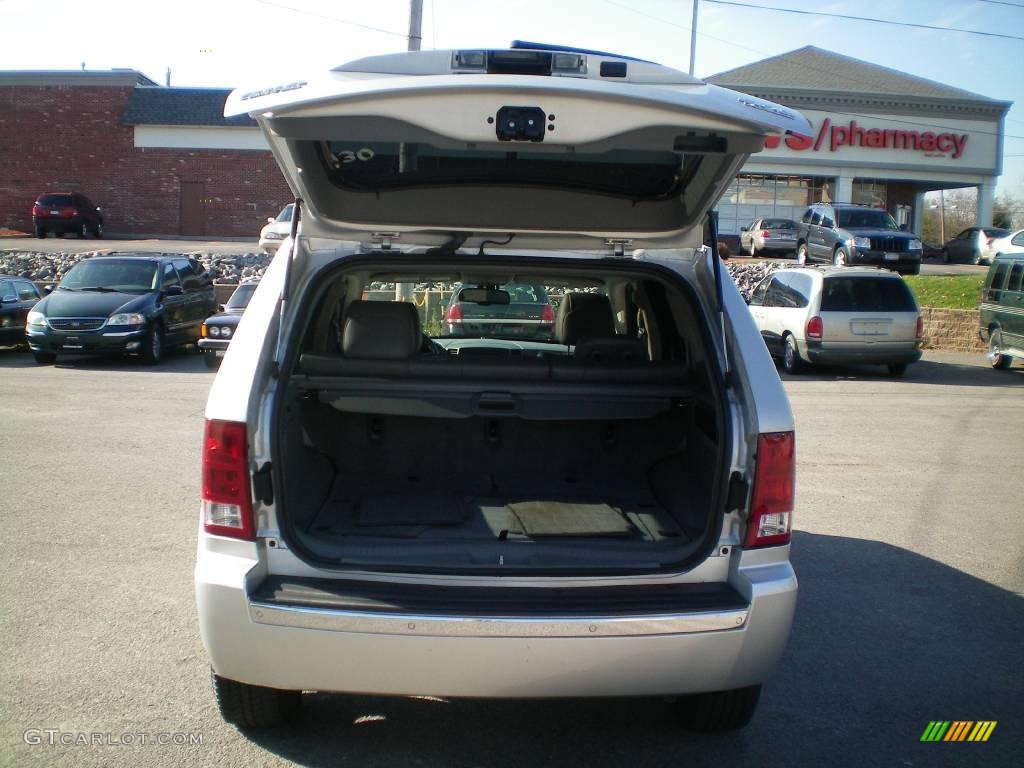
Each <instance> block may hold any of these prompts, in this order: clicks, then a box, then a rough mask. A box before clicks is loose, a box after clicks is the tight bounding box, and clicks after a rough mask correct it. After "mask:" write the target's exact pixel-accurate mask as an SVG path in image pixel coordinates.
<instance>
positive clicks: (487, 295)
mask: <svg viewBox="0 0 1024 768" xmlns="http://www.w3.org/2000/svg"><path fill="white" fill-rule="evenodd" d="M459 301H465V302H467V303H468V304H509V303H510V302H511V301H512V297H511V295H510V294H509V292H508V291H491V290H488V289H486V288H465V289H463V291H462V293H460V294H459Z"/></svg>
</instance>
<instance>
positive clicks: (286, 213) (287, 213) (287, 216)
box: [277, 205, 295, 221]
mask: <svg viewBox="0 0 1024 768" xmlns="http://www.w3.org/2000/svg"><path fill="white" fill-rule="evenodd" d="M294 207H295V206H294V205H286V206H285V207H284V210H282V211H281V212H280V213H279V214H277V220H278V221H291V220H292V208H294Z"/></svg>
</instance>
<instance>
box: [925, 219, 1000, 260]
mask: <svg viewBox="0 0 1024 768" xmlns="http://www.w3.org/2000/svg"><path fill="white" fill-rule="evenodd" d="M1009 234H1010V231H1009V230H1007V229H1001V228H1000V227H970V228H968V229H965V230H964V231H963V232H960V233H959V234H958V235H957V236H956V237H954V238H953V239H952V240H950V241H949V242H947V243H946V244H945V245H944V246H943V247H942V260H943V261H944V262H946V263H947V264H948V263H949V262H953V261H956V262H967V263H968V264H989V263H991V261H992V257H993V256H995V255H996V249H995V247H994V246H995V242H996V240H998V239H1000V238H1003V237H1006V236H1007V235H1009Z"/></svg>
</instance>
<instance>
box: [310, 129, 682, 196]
mask: <svg viewBox="0 0 1024 768" xmlns="http://www.w3.org/2000/svg"><path fill="white" fill-rule="evenodd" d="M322 147H323V149H324V152H323V153H322V155H321V157H322V159H323V162H324V164H325V167H326V170H327V175H328V178H330V180H331V182H332V183H333V184H334V185H335V186H337V187H340V188H342V189H347V190H352V191H356V192H373V191H378V190H387V189H401V188H409V187H427V186H450V185H473V184H487V185H495V184H506V185H515V186H533V187H557V188H563V189H566V188H568V189H579V190H583V191H589V192H599V193H604V194H610V195H617V196H621V197H629V198H634V199H665V198H669V197H674V196H676V195H679V194H680V192H681V191H682V189H683V188H684V187H685V186H686V181H687V180H688V179H689V178H690V177H691V176H692V175H693V173H695V172H696V170H697V167H698V166H699V165H700V159H701V158H700V156H698V155H689V156H684V155H683V153H681V152H675V151H655V150H612V151H609V152H602V153H590V152H549V151H543V150H536V149H531V148H530V147H529V146H524V145H523V144H521V143H520V144H516V145H515V146H514V147H510V148H509V149H508V150H504V149H502V150H493V149H447V148H441V147H435V146H432V145H430V144H424V143H417V142H387V143H383V142H376V143H375V142H351V141H328V142H324V144H323V145H322Z"/></svg>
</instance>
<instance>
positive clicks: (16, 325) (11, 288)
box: [0, 274, 41, 347]
mask: <svg viewBox="0 0 1024 768" xmlns="http://www.w3.org/2000/svg"><path fill="white" fill-rule="evenodd" d="M40 298H41V296H40V295H39V289H38V288H36V285H35V283H33V282H32V281H31V280H28V279H27V278H24V277H14V276H12V275H2V274H0V346H4V347H6V346H21V345H24V344H25V318H26V316H27V315H28V313H29V310H30V309H32V307H34V306H35V305H36V302H38V301H39V299H40Z"/></svg>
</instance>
